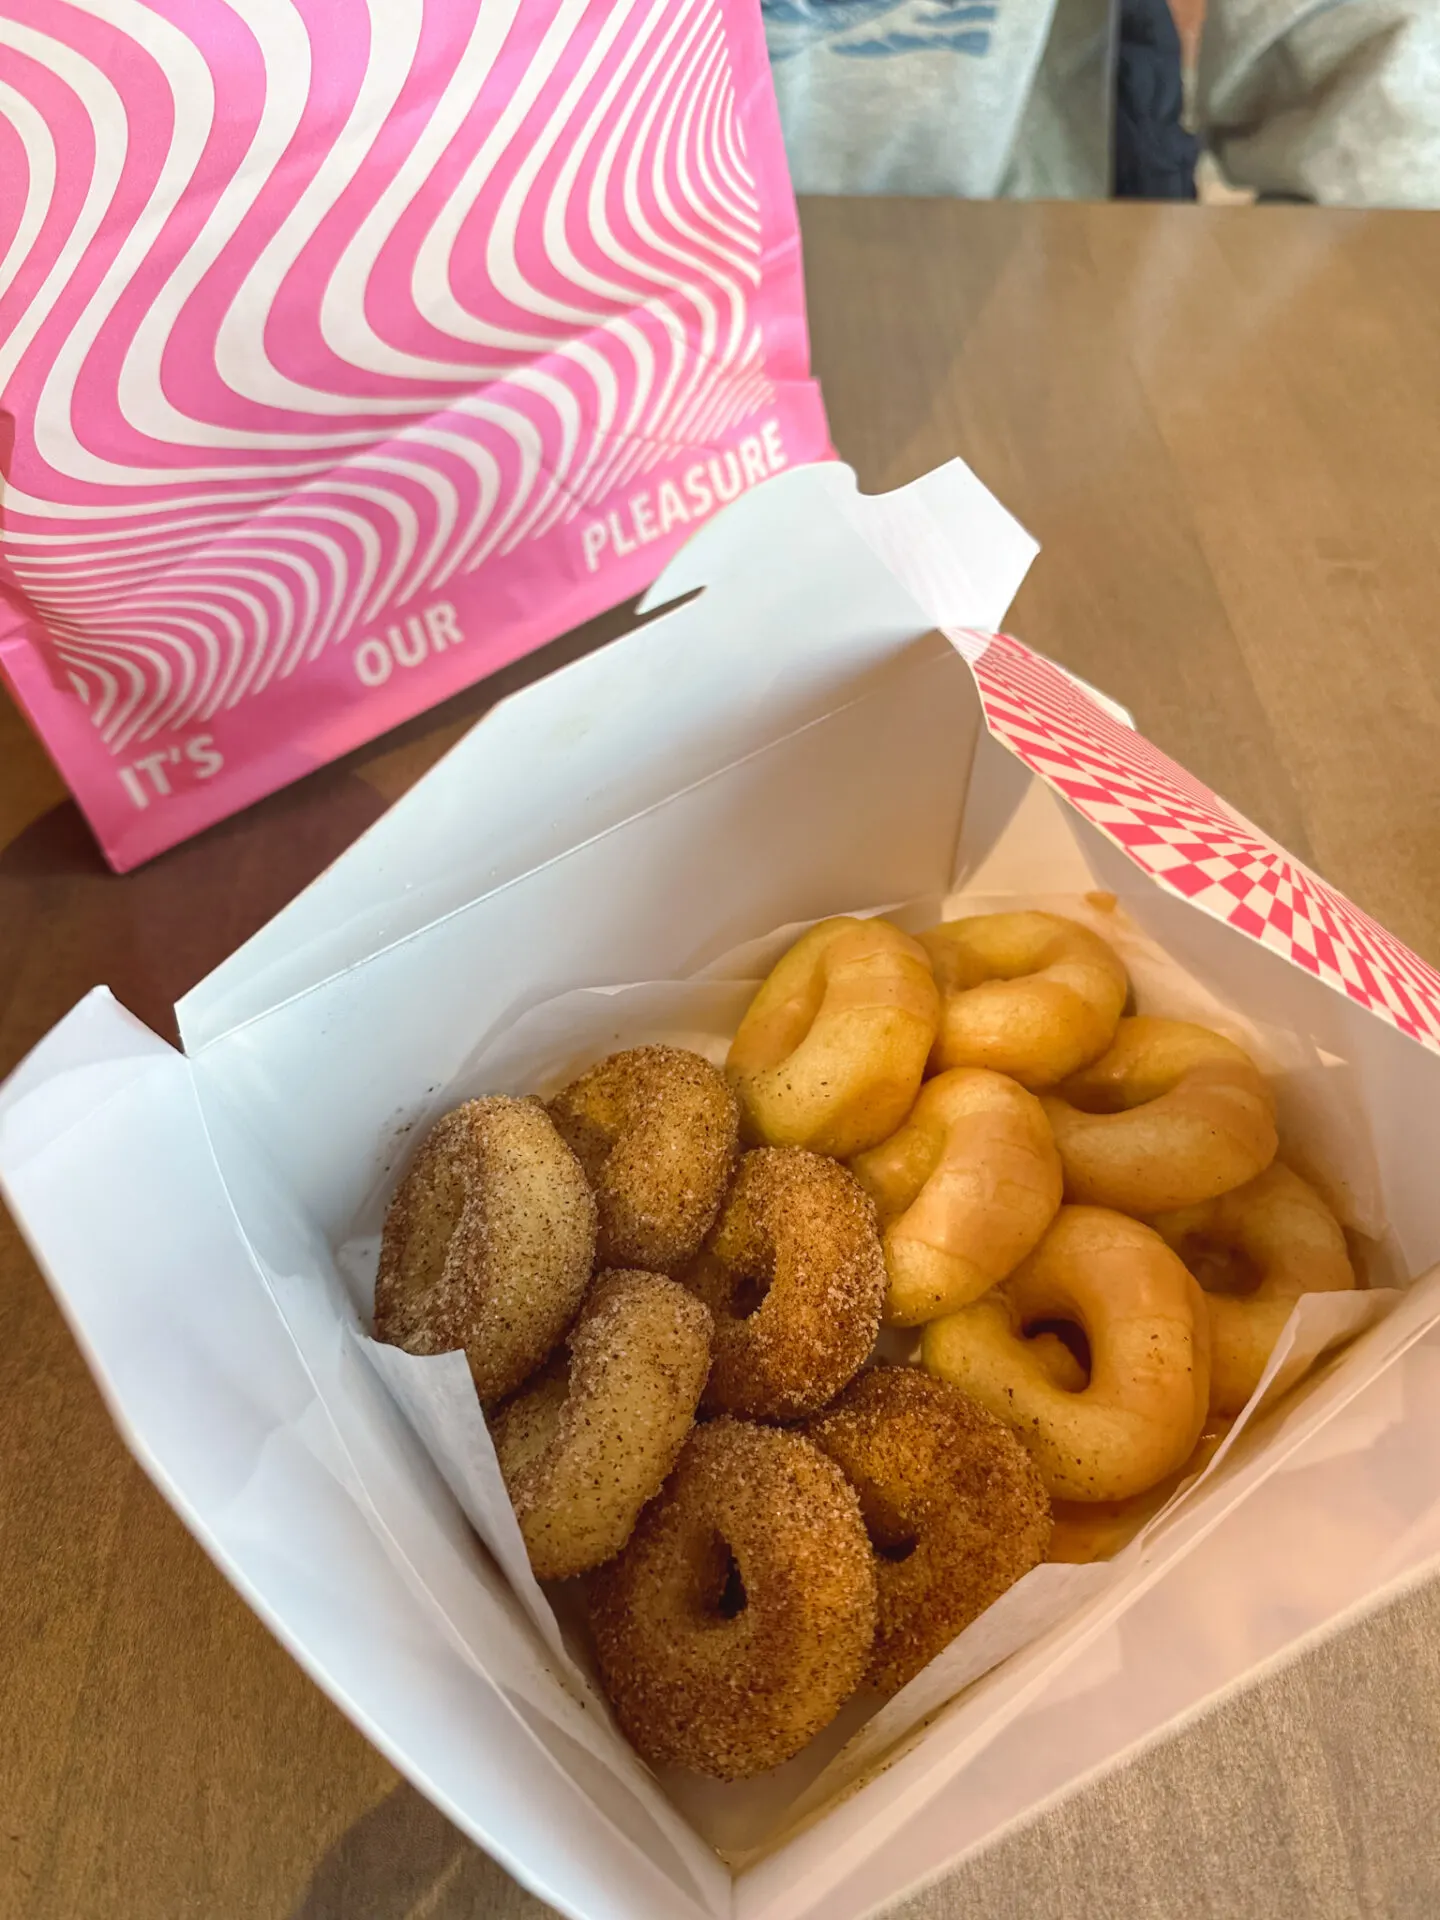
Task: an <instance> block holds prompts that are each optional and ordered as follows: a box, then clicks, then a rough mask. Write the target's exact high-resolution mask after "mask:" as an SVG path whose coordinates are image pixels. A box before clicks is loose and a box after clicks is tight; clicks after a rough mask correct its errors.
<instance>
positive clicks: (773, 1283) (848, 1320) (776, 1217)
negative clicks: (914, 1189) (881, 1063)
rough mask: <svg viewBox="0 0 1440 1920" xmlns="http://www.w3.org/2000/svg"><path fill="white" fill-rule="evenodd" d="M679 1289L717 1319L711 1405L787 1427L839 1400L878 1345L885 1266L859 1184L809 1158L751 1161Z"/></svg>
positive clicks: (831, 1164)
mask: <svg viewBox="0 0 1440 1920" xmlns="http://www.w3.org/2000/svg"><path fill="white" fill-rule="evenodd" d="M681 1278H682V1279H683V1280H684V1282H685V1284H686V1285H687V1286H688V1287H690V1288H692V1289H693V1291H694V1292H696V1293H697V1294H699V1296H700V1298H701V1299H702V1300H703V1301H704V1302H705V1304H706V1305H707V1306H708V1307H709V1309H710V1311H711V1313H712V1314H713V1315H714V1317H715V1362H714V1365H713V1367H712V1368H711V1372H710V1381H709V1385H708V1386H707V1387H706V1389H705V1398H704V1403H703V1404H704V1405H705V1406H706V1407H707V1408H709V1409H712V1410H714V1411H717V1412H722V1413H737V1414H745V1415H748V1416H751V1417H752V1418H762V1419H776V1420H789V1419H794V1418H796V1417H797V1416H799V1415H801V1414H806V1413H813V1412H815V1411H816V1409H817V1408H819V1407H823V1406H824V1405H825V1404H826V1402H827V1401H829V1400H832V1399H833V1398H834V1396H835V1395H836V1394H837V1393H838V1392H839V1391H840V1389H841V1387H843V1386H844V1385H845V1382H846V1381H847V1380H849V1379H850V1378H851V1377H852V1376H853V1375H854V1374H855V1373H857V1372H858V1371H859V1369H860V1367H861V1365H862V1364H863V1362H864V1360H865V1357H866V1355H867V1354H868V1353H869V1352H870V1349H871V1347H873V1346H874V1344H875V1336H876V1334H877V1332H878V1331H879V1327H880V1308H881V1303H882V1301H883V1300H884V1298H885V1256H884V1254H883V1253H882V1252H881V1249H880V1234H879V1230H878V1227H877V1224H876V1220H875V1209H874V1207H873V1206H872V1205H871V1204H870V1201H869V1200H868V1199H867V1198H866V1196H865V1194H864V1193H863V1192H862V1191H861V1188H860V1186H859V1183H858V1182H857V1181H856V1180H855V1178H854V1177H853V1175H851V1174H849V1173H847V1172H846V1171H845V1169H844V1167H842V1166H839V1165H838V1164H837V1163H836V1162H835V1161H834V1160H827V1159H824V1158H822V1157H821V1156H820V1155H819V1154H816V1153H806V1152H805V1151H804V1150H803V1148H800V1147H759V1148H757V1149H755V1151H753V1152H751V1153H747V1154H744V1155H742V1156H741V1160H740V1170H739V1172H738V1173H737V1174H736V1176H735V1184H734V1186H733V1187H732V1188H731V1189H730V1194H729V1197H728V1198H727V1200H726V1202H725V1205H724V1206H723V1207H722V1209H721V1212H720V1218H719V1219H718V1220H717V1221H716V1223H715V1229H714V1231H713V1232H712V1234H711V1235H710V1238H709V1240H708V1241H707V1242H706V1245H705V1248H704V1251H703V1252H702V1253H701V1254H700V1257H699V1258H698V1259H697V1260H696V1261H694V1262H693V1263H692V1264H691V1266H689V1267H688V1268H687V1269H686V1270H685V1272H684V1274H682V1276H681Z"/></svg>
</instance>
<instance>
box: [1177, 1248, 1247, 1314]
mask: <svg viewBox="0 0 1440 1920" xmlns="http://www.w3.org/2000/svg"><path fill="white" fill-rule="evenodd" d="M1178 1251H1179V1254H1180V1258H1181V1259H1182V1260H1183V1261H1184V1262H1185V1265H1186V1266H1187V1267H1188V1268H1189V1269H1190V1271H1191V1273H1192V1274H1193V1275H1194V1276H1195V1279H1196V1280H1197V1281H1198V1282H1199V1284H1200V1285H1201V1286H1202V1287H1203V1288H1204V1290H1205V1292H1206V1293H1223V1294H1230V1295H1232V1296H1234V1297H1236V1298H1243V1297H1244V1296H1245V1295H1246V1294H1247V1293H1258V1292H1259V1290H1260V1282H1261V1280H1262V1279H1263V1278H1264V1275H1263V1274H1262V1273H1261V1271H1260V1268H1259V1267H1258V1266H1257V1265H1256V1263H1255V1262H1254V1261H1253V1260H1252V1259H1251V1258H1250V1255H1249V1254H1248V1253H1246V1251H1245V1249H1244V1248H1243V1247H1237V1246H1235V1245H1233V1244H1232V1242H1230V1241H1228V1240H1219V1239H1216V1238H1215V1237H1214V1235H1212V1234H1208V1233H1187V1234H1186V1235H1185V1236H1184V1238H1183V1239H1182V1240H1181V1242H1180V1246H1179V1249H1178Z"/></svg>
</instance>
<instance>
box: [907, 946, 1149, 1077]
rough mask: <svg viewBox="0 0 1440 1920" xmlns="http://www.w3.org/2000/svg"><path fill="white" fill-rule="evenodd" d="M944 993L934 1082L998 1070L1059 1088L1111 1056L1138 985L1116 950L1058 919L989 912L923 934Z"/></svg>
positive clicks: (933, 1066) (934, 1057)
mask: <svg viewBox="0 0 1440 1920" xmlns="http://www.w3.org/2000/svg"><path fill="white" fill-rule="evenodd" d="M920 944H921V945H922V946H923V947H924V948H925V951H926V952H927V953H928V954H929V955H930V959H931V963H932V964H933V966H934V968H935V979H936V982H937V983H938V985H939V988H940V995H941V1009H940V1031H939V1034H938V1035H937V1037H936V1041H935V1050H934V1053H933V1054H932V1055H931V1059H930V1070H931V1072H932V1073H939V1072H943V1071H944V1070H945V1069H946V1068H948V1067H989V1068H991V1069H992V1070H993V1071H994V1072H996V1073H1008V1074H1009V1075H1010V1076H1011V1078H1012V1079H1014V1080H1018V1081H1019V1082H1020V1084H1021V1086H1023V1087H1030V1088H1032V1089H1034V1088H1039V1087H1053V1086H1054V1085H1055V1084H1056V1082H1057V1081H1060V1080H1063V1079H1064V1078H1065V1076H1066V1075H1067V1074H1069V1073H1073V1072H1074V1071H1075V1069H1076V1068H1077V1067H1083V1066H1085V1065H1086V1063H1087V1062H1089V1061H1091V1060H1093V1059H1095V1058H1096V1056H1097V1055H1099V1054H1102V1053H1103V1052H1104V1051H1105V1049H1106V1047H1108V1046H1109V1044H1110V1041H1111V1039H1112V1038H1113V1037H1114V1033H1115V1023H1116V1021H1117V1020H1118V1019H1119V1018H1120V1010H1121V1008H1122V1007H1123V1006H1124V1005H1125V996H1126V994H1127V993H1128V992H1129V986H1130V983H1129V981H1128V980H1127V979H1126V976H1125V968H1124V967H1123V965H1122V964H1121V961H1120V957H1119V955H1118V954H1117V953H1116V952H1115V950H1114V948H1113V947H1111V946H1109V945H1108V944H1107V943H1106V942H1105V941H1104V940H1102V939H1101V938H1100V936H1099V934H1098V933H1092V932H1091V931H1090V929H1089V928H1088V927H1082V926H1081V925H1080V923H1079V921H1078V920H1066V919H1064V918H1063V917H1062V916H1061V915H1060V914H1058V913H981V914H976V915H974V916H973V917H972V918H970V919H968V920H947V921H945V922H943V924H942V925H940V926H938V927H931V929H930V931H929V932H928V933H922V934H921V935H920Z"/></svg>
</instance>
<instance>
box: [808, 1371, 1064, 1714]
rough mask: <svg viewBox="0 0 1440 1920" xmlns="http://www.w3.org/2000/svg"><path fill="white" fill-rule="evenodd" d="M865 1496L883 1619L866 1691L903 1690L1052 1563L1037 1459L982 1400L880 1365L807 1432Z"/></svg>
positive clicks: (877, 1630) (924, 1375)
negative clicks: (1019, 1584) (1029, 1576)
mask: <svg viewBox="0 0 1440 1920" xmlns="http://www.w3.org/2000/svg"><path fill="white" fill-rule="evenodd" d="M805 1432H806V1434H807V1435H808V1436H809V1438H810V1439H812V1440H813V1441H814V1442H815V1444H816V1446H817V1447H820V1448H822V1449H823V1450H824V1451H825V1452H826V1453H828V1454H829V1456H830V1458H831V1459H832V1460H833V1461H834V1462H835V1464H836V1466H837V1467H839V1469H840V1471H841V1472H842V1473H843V1474H844V1475H845V1478H846V1479H847V1480H848V1481H849V1482H850V1484H851V1486H852V1487H854V1489H855V1491H856V1492H857V1493H858V1494H859V1496H860V1511H861V1513H862V1515H863V1516H864V1520H865V1526H866V1530H867V1532H868V1533H869V1535H870V1541H871V1545H872V1546H873V1548H874V1550H875V1580H876V1592H877V1596H878V1601H879V1616H878V1620H877V1623H876V1628H875V1646H874V1649H873V1651H872V1653H871V1656H870V1665H869V1667H868V1669H867V1670H866V1675H865V1685H866V1686H867V1687H874V1688H875V1689H876V1690H877V1691H879V1692H882V1693H895V1692H897V1691H898V1690H899V1689H900V1688H901V1687H903V1686H904V1685H905V1683H906V1681H907V1680H911V1679H913V1678H914V1676H915V1675H916V1674H917V1673H919V1671H920V1669H921V1668H922V1667H925V1666H928V1665H929V1664H930V1662H931V1661H932V1660H933V1659H934V1658H935V1656H936V1654H937V1653H939V1652H940V1650H941V1648H942V1647H947V1646H948V1645H949V1644H950V1642H951V1641H952V1640H953V1639H954V1638H955V1636H956V1634H958V1633H960V1632H962V1631H963V1629H964V1628H966V1627H968V1626H969V1625H970V1622H971V1621H972V1620H975V1619H978V1618H979V1616H980V1615H981V1614H982V1613H983V1612H984V1611H985V1609H986V1608H987V1607H988V1606H989V1605H990V1604H991V1602H992V1601H994V1600H998V1599H999V1597H1000V1595H1001V1594H1002V1593H1004V1592H1005V1590H1006V1589H1007V1588H1008V1587H1013V1586H1014V1584H1015V1582H1016V1581H1017V1580H1018V1579H1019V1578H1020V1577H1021V1575H1022V1574H1026V1573H1028V1572H1029V1571H1030V1569H1031V1568H1032V1567H1034V1566H1038V1565H1039V1563H1040V1562H1041V1560H1043V1559H1044V1557H1045V1548H1046V1545H1047V1543H1048V1541H1049V1538H1050V1502H1049V1499H1048V1498H1047V1497H1046V1493H1045V1486H1044V1482H1043V1481H1042V1480H1041V1478H1040V1475H1039V1473H1038V1472H1037V1471H1036V1469H1035V1463H1034V1462H1033V1461H1032V1460H1031V1458H1030V1456H1029V1454H1028V1453H1027V1452H1026V1451H1025V1449H1024V1447H1022V1446H1021V1444H1020V1442H1019V1441H1018V1440H1016V1438H1015V1437H1014V1435H1013V1434H1012V1433H1011V1432H1010V1431H1009V1429H1008V1428H1006V1427H1005V1426H1003V1425H1002V1424H1001V1422H1000V1421H999V1420H997V1419H996V1418H995V1416H994V1415H993V1414H991V1413H987V1412H986V1410H985V1408H984V1407H982V1406H980V1405H979V1403H978V1402H977V1401H974V1400H971V1399H970V1398H969V1397H968V1396H967V1395H965V1394H963V1393H961V1392H959V1391H958V1390H957V1389H956V1388H954V1387H952V1386H950V1385H949V1384H948V1383H947V1382H946V1381H944V1380H937V1379H935V1378H933V1377H932V1376H931V1375H930V1374H927V1373H922V1372H921V1370H920V1369H919V1368H918V1367H871V1368H869V1369H868V1370H867V1371H866V1372H864V1373H862V1374H861V1375H860V1377H859V1378H858V1379H857V1380H852V1381H851V1383H850V1385H849V1386H848V1387H847V1388H846V1389H845V1391H844V1393H842V1394H841V1396H840V1398H839V1399H838V1400H837V1401H836V1402H835V1404H834V1406H833V1407H830V1408H828V1409H827V1411H826V1412H824V1413H822V1414H819V1415H817V1416H816V1418H815V1419H813V1420H812V1421H810V1422H809V1424H808V1425H807V1426H806V1428H805Z"/></svg>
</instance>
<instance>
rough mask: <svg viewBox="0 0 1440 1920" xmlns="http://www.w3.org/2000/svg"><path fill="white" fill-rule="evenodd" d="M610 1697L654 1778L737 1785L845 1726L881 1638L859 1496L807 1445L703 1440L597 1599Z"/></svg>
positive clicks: (750, 1438)
mask: <svg viewBox="0 0 1440 1920" xmlns="http://www.w3.org/2000/svg"><path fill="white" fill-rule="evenodd" d="M590 1619H591V1625H592V1628H593V1630H594V1635H595V1653H596V1658H597V1662H598V1665H599V1668H600V1676H601V1679H602V1681H603V1683H604V1687H605V1691H606V1693H607V1694H608V1695H609V1697H610V1700H611V1702H612V1703H613V1705H614V1708H615V1713H616V1717H617V1718H618V1720H619V1722H620V1725H621V1727H622V1729H623V1730H624V1732H625V1735H626V1737H627V1738H628V1739H629V1740H630V1741H631V1743H632V1744H633V1745H634V1746H635V1747H636V1749H637V1750H638V1751H639V1753H640V1754H641V1756H642V1757H643V1758H644V1759H646V1760H648V1761H650V1762H651V1763H652V1764H654V1765H659V1764H669V1765H673V1766H679V1767H688V1768H690V1769H691V1770H692V1771H693V1772H696V1773H705V1774H710V1775H712V1776H713V1777H714V1778H716V1779H719V1780H743V1779H746V1778H748V1777H749V1776H750V1775H752V1774H756V1773H764V1772H766V1771H767V1770H768V1769H769V1768H770V1767H777V1766H779V1765H780V1763H781V1762H782V1761H784V1760H788V1759H790V1757H791V1756H792V1755H793V1754H796V1753H798V1752H799V1751H800V1749H801V1747H803V1746H804V1745H805V1743H806V1741H807V1740H810V1739H812V1738H813V1737H814V1736H815V1735H816V1734H817V1733H819V1732H820V1730H821V1728H822V1727H826V1726H828V1725H829V1723H830V1722H831V1721H832V1720H833V1719H834V1718H835V1715H836V1714H837V1713H838V1712H839V1710H840V1708H841V1706H842V1705H843V1704H844V1702H845V1701H846V1700H847V1699H848V1698H849V1696H850V1695H851V1694H852V1693H853V1692H854V1691H855V1688H856V1687H857V1686H858V1685H859V1683H860V1679H861V1676H862V1675H863V1674H864V1671H865V1665H866V1662H867V1661H868V1660H869V1657H870V1647H871V1642H872V1641H873V1639H874V1637H875V1570H874V1564H873V1558H872V1555H871V1552H870V1541H869V1539H868V1537H867V1535H866V1532H865V1523H864V1521H863V1520H862V1519H861V1517H860V1504H859V1502H858V1500H857V1499H856V1497H855V1493H854V1490H853V1489H852V1488H851V1486H850V1485H849V1483H848V1482H847V1481H846V1479H845V1476H844V1475H843V1474H842V1473H841V1471H840V1469H839V1468H838V1467H837V1466H836V1465H835V1464H834V1462H833V1461H831V1460H828V1459H827V1458H826V1456H825V1455H824V1454H823V1453H822V1452H821V1451H820V1449H819V1448H818V1447H817V1446H815V1445H813V1444H812V1443H811V1442H810V1441H809V1440H806V1439H804V1438H803V1437H802V1436H801V1435H800V1434H798V1433H792V1432H785V1431H783V1430H780V1429H777V1428H773V1427H757V1426H751V1425H749V1424H748V1423H747V1422H744V1421H739V1420H715V1421H713V1422H711V1423H710V1425H708V1426H703V1427H697V1428H696V1429H695V1431H694V1432H693V1433H692V1434H691V1436H690V1438H689V1440H688V1441H687V1442H686V1444H685V1449H684V1451H683V1452H682V1454H681V1455H680V1460H679V1464H678V1465H677V1466H676V1468H675V1471H674V1473H673V1474H672V1475H671V1476H670V1479H669V1480H668V1481H667V1483H666V1485H665V1488H664V1491H663V1492H662V1493H661V1495H660V1497H659V1499H658V1500H655V1501H653V1502H652V1503H651V1505H650V1506H649V1507H647V1508H646V1510H645V1512H644V1513H643V1514H642V1515H641V1517H640V1524H639V1525H638V1526H637V1527H636V1529H635V1532H634V1534H633V1536H632V1537H631V1540H630V1544H629V1545H628V1546H627V1547H626V1549H625V1551H624V1552H623V1553H622V1554H621V1555H620V1557H619V1558H618V1559H617V1560H612V1561H611V1562H610V1564H609V1565H608V1566H605V1567H602V1568H601V1569H600V1571H599V1573H597V1574H596V1575H595V1576H594V1578H593V1580H592V1581H591V1584H590Z"/></svg>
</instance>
